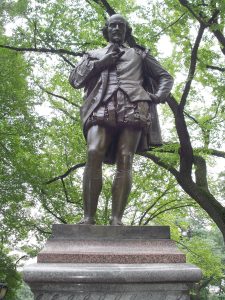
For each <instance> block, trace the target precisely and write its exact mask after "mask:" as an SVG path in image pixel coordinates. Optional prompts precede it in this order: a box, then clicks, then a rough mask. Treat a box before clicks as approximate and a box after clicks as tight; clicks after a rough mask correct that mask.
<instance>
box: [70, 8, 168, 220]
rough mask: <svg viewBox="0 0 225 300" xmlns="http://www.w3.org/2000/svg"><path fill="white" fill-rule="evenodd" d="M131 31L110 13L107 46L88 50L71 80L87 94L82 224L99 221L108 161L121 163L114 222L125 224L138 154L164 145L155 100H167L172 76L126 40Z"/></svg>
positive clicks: (114, 196) (105, 30)
mask: <svg viewBox="0 0 225 300" xmlns="http://www.w3.org/2000/svg"><path fill="white" fill-rule="evenodd" d="M131 31H132V30H131V28H130V26H129V24H128V22H127V21H126V20H125V19H124V18H123V17H122V16H121V15H118V14H115V15H113V16H111V17H110V18H109V19H108V21H107V22H106V25H105V27H104V28H103V35H104V37H105V38H106V39H107V41H108V42H109V43H108V45H107V46H106V47H105V48H100V49H96V50H92V51H90V52H88V53H87V54H85V55H84V57H83V59H82V60H81V61H80V62H79V63H78V64H77V65H76V67H75V68H74V70H73V71H72V72H71V75H70V79H69V81H70V84H71V85H72V86H73V87H74V88H76V89H79V88H84V92H85V95H84V104H83V106H82V108H81V119H82V123H83V131H84V135H85V138H86V141H87V148H88V149H87V163H86V166H85V171H84V178H83V203H84V218H83V219H82V220H81V221H80V222H79V224H95V213H96V210H97V204H98V198H99V195H100V192H101V189H102V163H103V162H106V163H116V167H117V170H116V174H115V178H114V181H113V186H112V217H111V220H110V224H111V225H123V224H122V221H121V220H122V216H123V212H124V209H125V207H126V203H127V199H128V196H129V193H130V190H131V184H132V163H133V157H134V153H136V152H141V151H146V150H148V149H149V148H150V147H151V146H157V145H161V144H162V139H161V133H160V128H159V122H158V115H157V111H156V104H158V103H163V102H165V100H166V98H167V96H168V95H169V93H170V91H171V88H172V85H173V79H172V77H171V76H170V75H169V73H168V72H167V71H165V70H164V69H163V68H162V66H161V65H160V64H159V63H158V62H157V61H156V60H155V58H153V57H152V56H151V55H150V54H149V53H148V51H147V50H146V49H144V48H142V47H140V46H138V45H137V47H134V48H130V47H129V46H128V45H127V44H126V40H127V39H128V38H129V36H130V35H131Z"/></svg>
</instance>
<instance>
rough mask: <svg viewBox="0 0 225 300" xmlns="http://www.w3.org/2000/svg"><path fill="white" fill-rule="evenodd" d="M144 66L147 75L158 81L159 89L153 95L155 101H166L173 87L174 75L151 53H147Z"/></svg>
mask: <svg viewBox="0 0 225 300" xmlns="http://www.w3.org/2000/svg"><path fill="white" fill-rule="evenodd" d="M144 68H145V70H144V71H145V76H149V77H150V78H153V79H154V80H155V81H156V82H157V90H156V91H155V92H154V95H153V97H154V96H155V102H161V103H163V102H165V100H166V98H167V97H168V95H169V93H170V91H171V89H172V87H173V82H174V80H173V77H172V76H171V75H170V74H169V73H168V72H167V71H166V70H165V69H164V68H163V67H162V66H161V65H160V63H159V62H158V61H157V60H156V59H155V58H154V57H153V56H152V55H150V54H149V53H147V54H146V55H145V58H144Z"/></svg>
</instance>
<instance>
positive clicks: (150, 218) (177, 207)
mask: <svg viewBox="0 0 225 300" xmlns="http://www.w3.org/2000/svg"><path fill="white" fill-rule="evenodd" d="M184 207H193V205H191V204H186V205H180V206H174V207H170V208H167V209H164V210H162V211H159V212H158V213H157V214H153V215H152V216H151V217H149V218H148V219H147V220H146V221H145V222H144V225H147V224H148V223H149V222H150V221H151V220H153V219H154V218H156V217H157V216H159V215H161V214H163V213H164V212H166V211H170V210H176V209H180V208H184Z"/></svg>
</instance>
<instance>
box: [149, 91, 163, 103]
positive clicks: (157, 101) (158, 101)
mask: <svg viewBox="0 0 225 300" xmlns="http://www.w3.org/2000/svg"><path fill="white" fill-rule="evenodd" d="M149 96H150V98H151V100H152V102H153V103H155V104H159V103H161V101H160V98H159V97H158V96H157V95H155V94H151V93H149Z"/></svg>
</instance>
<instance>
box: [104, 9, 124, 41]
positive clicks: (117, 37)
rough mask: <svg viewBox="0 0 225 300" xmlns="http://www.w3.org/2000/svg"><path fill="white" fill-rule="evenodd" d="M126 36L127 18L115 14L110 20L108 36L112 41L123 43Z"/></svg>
mask: <svg viewBox="0 0 225 300" xmlns="http://www.w3.org/2000/svg"><path fill="white" fill-rule="evenodd" d="M125 36H126V20H125V19H124V18H123V17H122V16H120V15H113V16H112V17H110V18H109V20H108V37H109V41H110V42H111V43H118V44H122V43H123V42H124V41H125Z"/></svg>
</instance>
